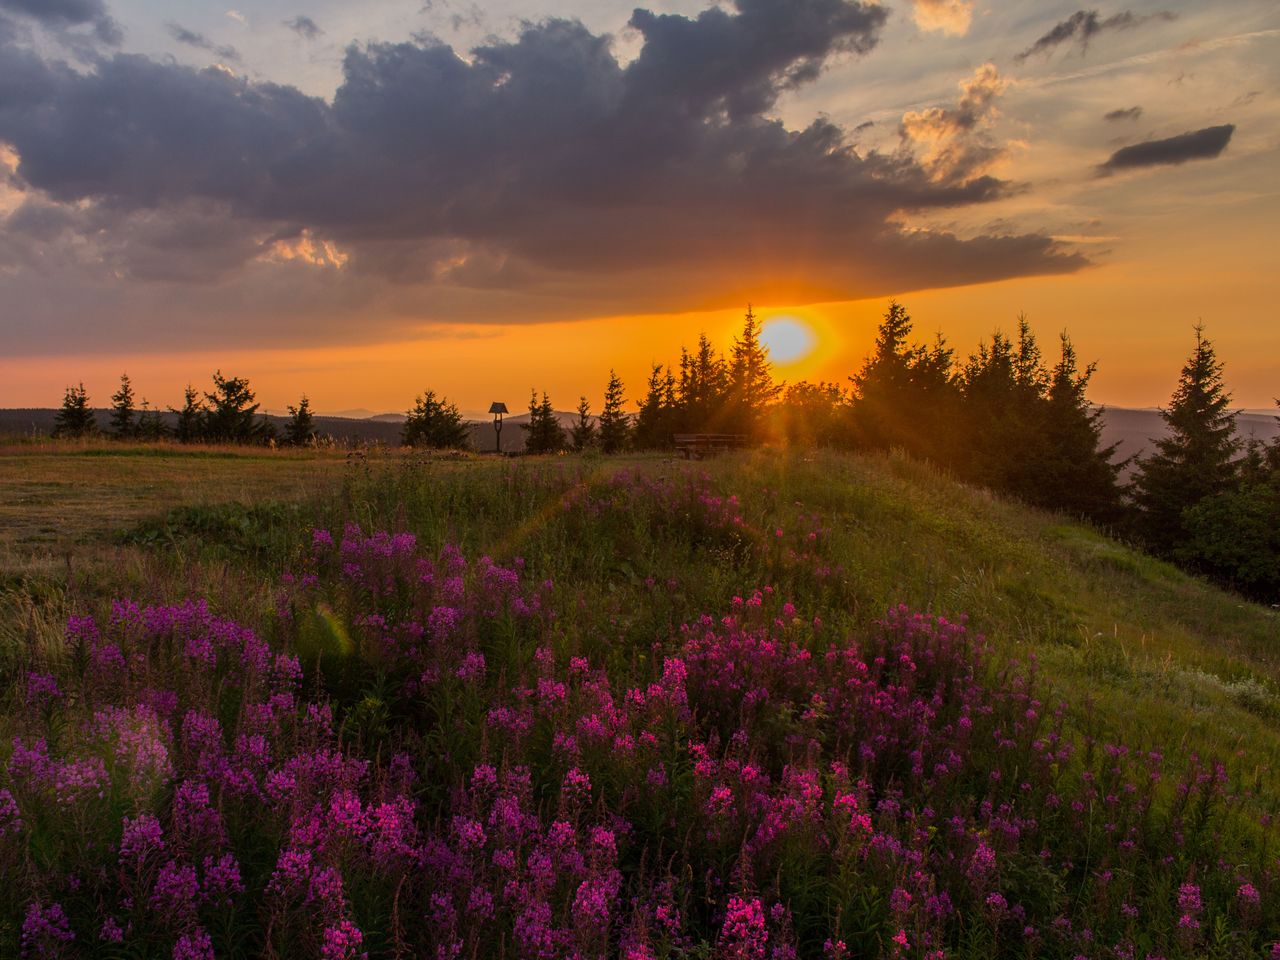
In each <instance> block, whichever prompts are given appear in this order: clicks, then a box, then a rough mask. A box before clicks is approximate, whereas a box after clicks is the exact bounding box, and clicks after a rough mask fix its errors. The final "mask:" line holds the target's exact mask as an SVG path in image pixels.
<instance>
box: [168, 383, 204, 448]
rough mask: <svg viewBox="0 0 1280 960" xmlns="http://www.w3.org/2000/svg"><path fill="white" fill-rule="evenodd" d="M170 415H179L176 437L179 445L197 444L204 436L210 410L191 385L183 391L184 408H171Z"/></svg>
mask: <svg viewBox="0 0 1280 960" xmlns="http://www.w3.org/2000/svg"><path fill="white" fill-rule="evenodd" d="M169 412H170V413H174V414H177V418H178V423H177V427H176V428H175V429H174V436H175V437H176V438H177V440H178V442H179V443H197V442H199V440H200V438H201V436H202V435H203V429H204V428H203V424H204V419H205V415H206V414H207V412H208V410H207V408H206V407H205V405H204V403H203V401H201V399H200V393H199V391H198V390H196V388H195V387H193V386H192V385H191V384H189V383H188V384H187V386H186V389H185V390H183V391H182V408H181V409H179V410H175V409H173V408H172V407H170V408H169Z"/></svg>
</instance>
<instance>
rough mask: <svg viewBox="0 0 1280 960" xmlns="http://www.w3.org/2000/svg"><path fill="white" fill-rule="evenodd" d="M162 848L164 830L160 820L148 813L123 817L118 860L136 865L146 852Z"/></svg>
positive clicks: (157, 850) (140, 861)
mask: <svg viewBox="0 0 1280 960" xmlns="http://www.w3.org/2000/svg"><path fill="white" fill-rule="evenodd" d="M163 849H164V831H163V830H162V829H161V828H160V821H159V820H157V819H156V818H155V817H153V816H152V815H151V814H149V813H142V814H139V815H138V816H137V817H136V818H135V819H133V820H130V819H129V818H128V817H125V818H124V831H123V833H122V834H121V836H120V862H121V863H122V864H123V863H128V864H131V865H132V866H134V867H135V868H136V867H138V866H139V865H140V864H141V863H142V861H143V860H144V859H145V858H146V856H147V854H149V853H154V852H159V851H161V850H163Z"/></svg>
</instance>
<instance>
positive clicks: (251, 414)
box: [184, 370, 274, 443]
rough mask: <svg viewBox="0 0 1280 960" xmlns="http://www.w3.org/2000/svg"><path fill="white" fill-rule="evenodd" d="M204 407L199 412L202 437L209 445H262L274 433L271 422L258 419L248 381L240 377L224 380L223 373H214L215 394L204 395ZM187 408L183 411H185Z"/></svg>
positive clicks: (218, 371) (225, 378)
mask: <svg viewBox="0 0 1280 960" xmlns="http://www.w3.org/2000/svg"><path fill="white" fill-rule="evenodd" d="M204 399H205V408H204V410H203V411H201V413H200V420H199V434H198V435H199V437H200V439H201V440H204V441H206V442H209V443H261V442H264V441H266V440H267V439H268V438H269V437H270V435H271V434H272V433H273V432H274V431H273V430H272V429H271V427H270V425H269V423H268V422H267V421H266V420H265V419H263V418H259V417H258V415H257V413H258V406H259V405H258V404H257V403H255V402H254V400H255V397H254V393H253V391H252V390H251V389H250V388H249V381H248V380H245V379H243V378H241V377H224V376H223V375H222V371H221V370H217V371H215V372H214V374H213V392H212V393H207V392H206V393H205V395H204ZM185 409H186V408H185V407H184V412H185Z"/></svg>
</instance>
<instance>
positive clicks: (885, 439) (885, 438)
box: [849, 300, 911, 450]
mask: <svg viewBox="0 0 1280 960" xmlns="http://www.w3.org/2000/svg"><path fill="white" fill-rule="evenodd" d="M910 335H911V317H910V315H909V314H908V313H907V309H906V307H904V306H903V305H902V304H900V303H898V301H897V300H890V301H889V307H888V309H887V310H886V311H885V314H884V317H883V319H882V320H881V321H880V326H879V329H878V330H877V331H876V341H875V345H874V347H873V348H872V352H871V355H870V356H869V357H867V359H866V360H865V361H863V364H862V369H861V370H860V371H859V372H858V373H856V374H854V375H853V376H852V377H850V378H849V381H850V383H852V384H853V389H854V400H855V404H854V411H855V415H856V423H857V429H858V434H859V437H858V439H859V440H860V442H861V443H862V444H863V445H865V446H868V447H871V448H872V449H876V450H885V449H888V448H889V447H892V446H898V445H901V444H902V441H903V437H902V434H903V429H902V423H903V418H904V414H905V409H904V408H905V406H906V404H907V403H908V397H909V394H910V389H909V387H910V381H911V376H910V366H909V354H910V350H909V348H908V346H907V338H908V337H909V336H910Z"/></svg>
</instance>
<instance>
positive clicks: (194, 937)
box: [173, 927, 214, 960]
mask: <svg viewBox="0 0 1280 960" xmlns="http://www.w3.org/2000/svg"><path fill="white" fill-rule="evenodd" d="M173 960H214V954H213V940H212V939H210V937H209V934H208V933H207V932H206V931H205V930H204V929H203V928H201V927H197V928H196V929H195V930H193V931H192V932H191V933H184V934H183V935H182V936H180V937H179V938H178V942H177V943H175V944H174V945H173Z"/></svg>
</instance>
